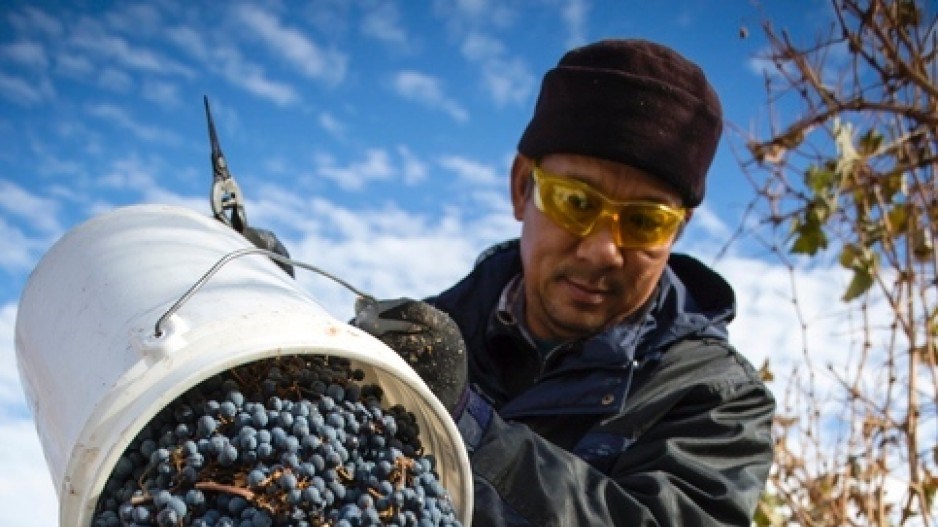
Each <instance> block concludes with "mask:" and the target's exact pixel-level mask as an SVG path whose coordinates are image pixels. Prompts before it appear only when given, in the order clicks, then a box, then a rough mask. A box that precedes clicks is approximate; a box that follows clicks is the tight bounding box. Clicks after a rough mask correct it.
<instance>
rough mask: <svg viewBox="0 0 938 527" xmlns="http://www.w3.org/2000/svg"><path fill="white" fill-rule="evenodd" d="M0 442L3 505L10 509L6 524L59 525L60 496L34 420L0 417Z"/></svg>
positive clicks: (0, 480) (0, 489) (4, 508)
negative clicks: (57, 493) (56, 491)
mask: <svg viewBox="0 0 938 527" xmlns="http://www.w3.org/2000/svg"><path fill="white" fill-rule="evenodd" d="M0 444H2V445H3V448H2V449H0V466H2V467H3V475H2V476H0V508H2V509H3V510H5V511H7V512H5V513H4V518H3V521H4V523H5V524H6V525H35V526H45V527H52V526H55V525H58V524H59V523H58V515H59V505H58V498H57V497H56V494H55V488H54V487H53V485H52V477H51V476H50V474H49V469H48V468H47V467H46V462H45V458H44V457H43V453H42V448H41V446H40V444H39V441H38V436H37V434H36V429H35V427H34V426H33V423H32V421H31V420H27V419H3V420H0ZM25 504H28V505H26V506H24V505H25Z"/></svg>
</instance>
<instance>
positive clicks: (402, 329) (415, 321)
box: [352, 298, 469, 420]
mask: <svg viewBox="0 0 938 527" xmlns="http://www.w3.org/2000/svg"><path fill="white" fill-rule="evenodd" d="M355 312H356V315H355V318H354V319H353V320H352V324H353V325H355V326H357V327H359V328H361V329H363V330H365V331H367V332H368V333H371V334H372V335H374V336H375V337H377V338H378V339H379V340H381V341H382V342H384V343H385V344H387V346H388V347H389V348H391V349H392V350H394V351H395V352H397V354H398V355H400V356H401V357H402V358H403V359H404V360H405V361H406V362H407V364H409V365H410V366H411V367H412V368H413V369H414V371H416V372H417V374H418V375H420V378H421V379H423V381H424V382H425V383H427V386H428V387H429V388H430V391H432V392H433V394H434V395H436V397H437V399H439V400H440V402H441V403H443V406H444V407H446V409H447V410H449V413H450V415H451V416H452V417H453V418H454V419H456V420H458V419H459V417H460V416H461V415H462V412H463V410H464V409H465V407H466V401H467V400H468V397H469V392H468V387H467V377H468V366H467V362H466V361H467V356H466V344H465V342H464V341H463V338H462V334H461V333H460V331H459V327H458V326H457V325H456V323H455V322H453V319H451V318H450V317H449V315H447V314H446V313H444V312H443V311H440V310H439V309H436V308H435V307H433V306H431V305H430V304H428V303H426V302H421V301H419V300H412V299H409V298H398V299H394V300H377V301H376V300H374V299H359V301H358V302H356V304H355Z"/></svg>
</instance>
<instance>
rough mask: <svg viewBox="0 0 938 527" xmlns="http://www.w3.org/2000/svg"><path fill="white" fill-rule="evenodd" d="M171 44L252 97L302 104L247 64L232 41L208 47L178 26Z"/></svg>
mask: <svg viewBox="0 0 938 527" xmlns="http://www.w3.org/2000/svg"><path fill="white" fill-rule="evenodd" d="M166 36H167V37H168V39H169V41H170V42H172V43H173V44H175V45H176V46H177V47H179V48H180V49H181V50H183V51H184V52H186V53H188V54H190V55H191V56H193V57H195V58H196V59H198V60H199V61H200V62H201V63H202V64H203V65H204V67H206V68H207V69H208V70H209V71H212V72H215V73H217V74H219V75H221V76H222V77H223V78H225V79H226V80H228V82H230V83H231V84H232V85H234V86H237V87H239V88H241V89H243V90H245V91H247V92H248V93H251V94H253V95H256V96H258V97H260V98H262V99H266V100H269V101H272V102H274V103H276V104H277V105H280V106H287V105H290V104H293V103H295V102H297V101H298V100H299V98H300V97H299V95H298V94H297V92H296V90H295V89H294V88H293V87H292V86H291V85H289V84H287V83H284V82H277V81H274V80H271V79H269V78H267V73H266V71H265V70H264V68H263V67H262V66H260V65H258V64H255V63H253V62H251V61H248V60H246V59H245V58H244V57H243V56H242V55H241V52H240V51H239V50H238V49H237V48H235V47H234V46H233V45H232V44H231V42H230V41H228V40H222V41H219V42H212V43H211V44H208V43H206V42H205V37H204V36H203V34H201V33H199V32H197V31H195V30H194V29H192V28H190V27H185V26H174V27H171V28H168V29H167V30H166Z"/></svg>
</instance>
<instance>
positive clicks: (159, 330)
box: [154, 247, 375, 337]
mask: <svg viewBox="0 0 938 527" xmlns="http://www.w3.org/2000/svg"><path fill="white" fill-rule="evenodd" d="M249 254H263V255H266V256H267V257H269V258H270V259H271V260H274V261H276V262H280V263H285V264H288V265H292V266H294V267H301V268H303V269H307V270H310V271H313V272H315V273H319V274H321V275H322V276H325V277H326V278H330V279H332V280H333V281H335V282H336V283H338V284H339V285H342V286H344V287H345V288H346V289H348V290H349V291H351V292H353V293H355V294H356V295H358V296H359V297H361V298H362V299H364V300H366V301H371V302H374V301H375V298H374V297H373V296H371V295H369V294H368V293H365V292H363V291H361V290H359V289H358V288H356V287H354V286H352V285H351V284H349V283H348V282H346V281H345V280H342V279H341V278H339V277H337V276H335V275H333V274H331V273H329V272H327V271H324V270H322V269H320V268H318V267H316V266H314V265H310V264H308V263H305V262H299V261H297V260H293V259H290V258H287V257H286V256H283V255H281V254H277V253H275V252H273V251H269V250H267V249H261V248H260V247H247V248H244V249H238V250H237V251H232V252H230V253H228V254H226V255H225V256H223V257H222V258H221V259H220V260H218V261H217V262H215V265H213V266H212V267H211V268H210V269H209V270H208V271H206V272H205V274H203V275H202V277H201V278H199V279H198V280H197V281H196V282H195V283H194V284H192V287H190V288H189V290H188V291H186V292H185V293H183V295H182V296H181V297H179V300H176V302H175V303H174V304H173V305H172V306H170V308H169V309H168V310H166V312H165V313H163V316H161V317H160V318H159V320H157V321H156V326H155V327H154V332H155V333H154V334H155V336H156V337H161V336H163V327H162V326H163V324H164V323H165V322H166V320H167V319H168V318H169V317H171V316H172V315H173V314H175V313H176V311H179V308H181V307H182V305H183V304H185V303H186V302H188V301H189V299H190V298H192V296H193V295H195V294H196V292H198V290H199V289H201V288H202V286H204V285H205V283H206V282H208V281H209V279H211V278H212V276H214V275H215V274H216V273H218V271H219V270H220V269H221V268H222V267H224V265H225V264H227V263H228V262H230V261H232V260H234V259H236V258H240V257H242V256H246V255H249Z"/></svg>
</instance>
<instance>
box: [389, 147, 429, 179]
mask: <svg viewBox="0 0 938 527" xmlns="http://www.w3.org/2000/svg"><path fill="white" fill-rule="evenodd" d="M397 153H398V154H399V155H400V156H401V163H402V164H403V167H402V169H401V171H402V172H403V173H404V183H405V184H407V185H416V184H418V183H422V182H423V181H425V180H426V179H427V175H428V174H429V172H430V169H429V168H428V167H427V164H426V163H424V162H423V161H421V160H420V158H418V157H417V156H416V155H415V154H414V153H413V152H412V151H411V150H410V149H409V148H407V147H406V146H404V145H400V146H398V147H397Z"/></svg>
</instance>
